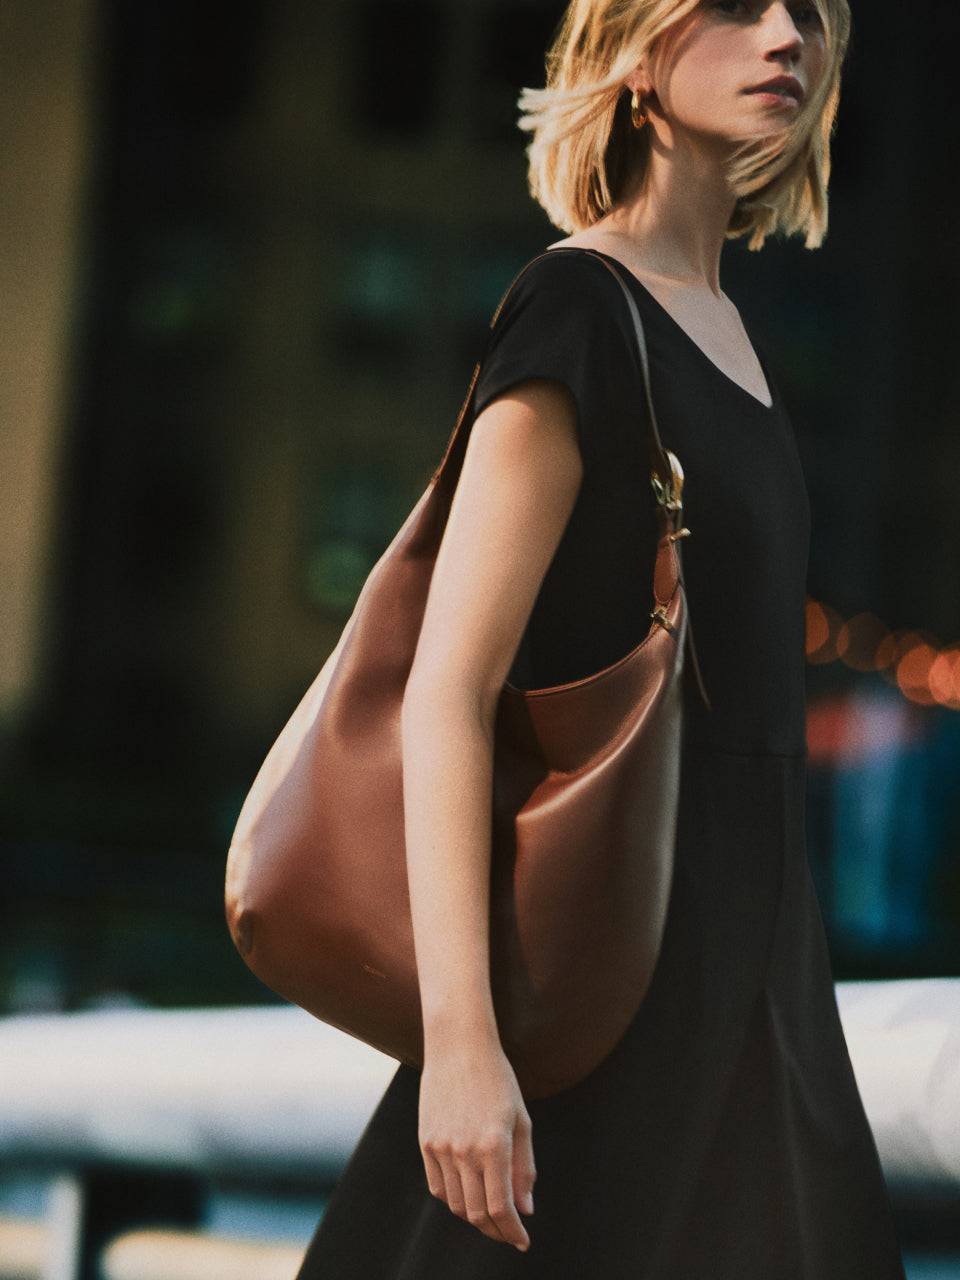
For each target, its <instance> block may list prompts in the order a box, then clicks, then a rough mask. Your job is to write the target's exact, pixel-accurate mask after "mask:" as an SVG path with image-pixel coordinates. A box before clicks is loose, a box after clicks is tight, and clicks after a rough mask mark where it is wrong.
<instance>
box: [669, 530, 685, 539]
mask: <svg viewBox="0 0 960 1280" xmlns="http://www.w3.org/2000/svg"><path fill="white" fill-rule="evenodd" d="M669 537H670V541H671V542H679V541H680V539H681V538H689V537H690V530H689V529H678V530H677V532H676V533H671V534H670V535H669Z"/></svg>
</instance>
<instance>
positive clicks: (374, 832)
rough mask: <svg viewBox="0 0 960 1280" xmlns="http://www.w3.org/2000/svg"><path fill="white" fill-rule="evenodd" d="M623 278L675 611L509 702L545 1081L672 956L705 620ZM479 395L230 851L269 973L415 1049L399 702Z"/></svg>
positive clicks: (519, 947)
mask: <svg viewBox="0 0 960 1280" xmlns="http://www.w3.org/2000/svg"><path fill="white" fill-rule="evenodd" d="M599 260H600V261H604V260H603V259H599ZM604 265H606V266H608V267H609V264H608V263H606V262H605V261H604ZM609 269H611V270H613V268H609ZM614 274H616V272H614ZM617 278H618V280H619V279H620V277H619V276H617ZM620 283H621V286H622V288H623V289H624V292H625V294H626V296H627V300H628V303H629V305H630V306H631V310H632V314H633V318H634V322H635V326H636V327H637V328H638V344H641V345H640V349H639V359H640V364H641V368H642V369H643V371H644V378H645V383H644V385H645V388H646V391H647V401H648V419H649V420H648V424H647V425H648V435H649V439H650V451H651V462H652V468H653V471H654V488H655V490H656V491H657V496H658V502H659V506H658V517H659V530H660V534H659V543H658V550H657V558H656V567H655V575H654V577H655V581H654V596H655V600H656V610H655V613H654V615H653V619H652V622H651V626H650V630H649V632H648V634H647V635H646V637H645V638H644V639H643V641H642V642H641V643H640V644H639V645H638V646H637V647H636V648H635V649H634V650H633V651H632V652H631V653H630V654H628V655H627V656H626V657H625V658H623V659H621V660H620V661H619V662H617V663H616V664H614V665H613V666H611V667H609V668H607V669H605V670H603V671H601V672H599V673H597V674H596V675H593V676H590V677H588V678H587V679H584V680H579V681H576V682H574V683H571V684H567V685H563V686H560V687H557V688H552V689H543V690H534V691H526V692H523V691H520V690H518V689H515V688H513V687H512V686H511V685H509V684H508V685H506V686H505V687H504V689H503V691H502V694H501V697H500V701H499V705H498V711H497V719H496V736H495V748H494V788H493V797H492V824H491V826H492V849H491V882H490V951H491V985H492V991H493V999H494V1007H495V1010H496V1015H497V1023H498V1028H499V1031H500V1035H501V1039H502V1042H503V1045H504V1049H505V1051H506V1053H507V1055H508V1057H509V1058H510V1061H511V1063H512V1064H513V1067H514V1069H515V1071H516V1073H517V1078H518V1081H519V1084H520V1087H521V1090H522V1091H523V1093H524V1096H525V1097H527V1098H537V1097H544V1096H548V1095H551V1094H555V1093H558V1092H560V1091H562V1090H563V1089H566V1088H568V1087H570V1086H571V1085H573V1084H575V1083H576V1082H577V1081H579V1080H581V1079H583V1078H584V1077H585V1076H586V1075H587V1074H588V1073H589V1072H590V1071H591V1070H593V1068H595V1067H596V1066H597V1065H599V1063H600V1062H601V1061H602V1060H603V1058H605V1057H606V1056H607V1054H608V1053H609V1052H610V1051H611V1050H612V1049H613V1047H614V1046H615V1045H616V1043H617V1041H618V1040H619V1039H620V1037H621V1036H622V1035H623V1033H624V1032H625V1030H626V1028H627V1026H628V1025H629V1023H630V1021H631V1020H632V1018H633V1016H634V1015H635V1013H636V1011H637V1009H638V1008H639V1006H640V1003H641V1001H642V999H643V996H644V994H645V992H646V990H647V987H648V985H649V982H650V978H651V976H652V973H653V969H654V966H655V964H656V960H657V955H658V952H659V947H660V942H661V939H662V934H663V927H664V922H665V918H666V910H667V903H668V900H669V893H670V882H671V877H672V868H673V845H674V835H675V822H676V798H677V791H678V785H679V758H680V731H681V681H682V671H683V659H684V651H685V648H686V645H685V640H686V636H687V616H686V601H685V596H684V590H683V585H682V580H681V574H680V563H679V556H678V550H677V546H676V542H677V539H678V538H679V537H680V536H681V535H682V533H683V532H685V531H683V530H681V529H680V524H681V507H680V489H681V486H682V472H681V471H680V468H679V464H677V463H676V460H675V459H673V458H672V455H667V454H666V453H665V451H664V450H663V448H662V445H661V444H660V441H659V435H658V433H657V430H656V422H655V418H654V417H653V416H652V401H650V397H649V378H648V375H647V373H646V369H645V364H644V360H645V348H644V347H643V346H642V342H643V335H642V328H640V327H639V317H638V316H637V315H636V308H635V304H634V303H633V299H632V297H631V296H630V295H629V291H628V290H627V289H626V285H624V284H623V282H622V280H621V281H620ZM472 398H473V397H472V391H471V395H470V397H468V401H467V404H466V405H465V406H464V410H463V412H462V414H461V417H460V421H459V423H458V425H457V429H456V431H455V432H454V435H453V438H452V440H451V443H450V445H449V447H448V450H447V453H446V456H445V458H444V460H443V463H442V464H441V467H440V469H439V470H438V472H437V474H436V476H435V477H434V479H433V481H432V482H431V484H430V486H429V487H428V489H427V491H426V493H425V494H424V495H423V497H422V498H421V500H420V502H419V503H418V504H417V506H416V507H415V509H414V511H413V512H412V513H411V515H410V516H409V517H408V519H407V521H406V522H405V524H404V526H403V528H402V529H401V530H400V532H399V533H398V534H397V536H396V538H395V539H394V541H393V542H392V543H391V545H390V547H388V549H387V551H386V552H385V553H384V555H383V556H382V558H381V559H380V561H379V562H378V564H377V565H376V566H375V567H374V569H373V571H372V572H371V574H370V577H369V578H368V579H367V582H366V584H365V586H364V589H363V591H362V592H361V594H360V597H359V599H358V601H357V604H356V607H355V609H354V612H353V614H352V616H351V618H350V620H349V622H348V623H347V626H346V627H345V629H344V632H343V634H342V636H341V639H340V642H339V644H338V646H337V648H336V649H335V650H334V652H333V653H332V654H331V655H330V657H329V659H328V660H327V662H326V664H325V665H324V667H323V669H322V671H321V672H320V674H319V676H318V677H317V679H316V680H315V681H314V683H313V685H312V686H311V687H310V689H309V690H308V691H307V694H306V696H305V697H304V699H303V701H302V702H301V703H300V705H299V706H298V708H297V709H296V711H295V712H294V714H293V716H292V717H291V718H290V720H289V722H288V723H287V725H286V727H285V728H284V730H283V732H282V733H281V735H280V737H279V738H278V739H277V742H276V743H275V744H274V746H273V748H272V749H271V751H270V753H269V755H268V756H267V759H266V760H265V762H264V764H263V766H262V768H261V770H260V772H259V773H258V775H257V778H256V780H255V782H254V784H253V787H252V788H251V791H250V793H249V795H248V796H247V799H246V801H245V803H244V806H243V809H242V811H241V813H240V817H239V820H238V823H237V828H236V831H235V833H234V837H233V841H232V844H231V847H230V852H229V856H228V862H227V882H226V910H227V921H228V925H229V928H230V931H231V934H232V936H233V939H234V941H235V943H236V945H237V947H238V949H239V951H240V953H241V955H242V956H243V958H244V960H245V961H246V963H247V964H248V965H249V967H250V968H251V969H252V970H253V972H254V973H256V974H257V976H258V977H259V978H261V979H262V980H263V981H264V982H265V983H266V984H267V985H268V986H270V987H272V988H273V989H274V990H275V991H277V992H278V993H279V994H280V995H282V996H284V997H286V998H287V999H289V1000H292V1001H293V1002H294V1003H296V1004H299V1005H301V1006H302V1007H303V1008H305V1009H307V1010H308V1011H309V1012H310V1013H312V1014H314V1015H315V1016H316V1017H318V1018H320V1019H322V1020H323V1021H324V1022H328V1023H331V1024H332V1025H334V1026H337V1027H339V1028H341V1029H342V1030H344V1031H346V1032H348V1033H349V1034H351V1035H354V1036H357V1037H358V1038H360V1039H362V1040H365V1041H366V1042H367V1043H369V1044H371V1045H373V1046H374V1047H376V1048H378V1049H380V1050H382V1051H384V1052H386V1053H388V1054H390V1055H392V1056H393V1057H395V1058H397V1059H398V1060H400V1061H402V1062H406V1063H409V1064H411V1065H415V1066H419V1065H422V1054H423V1032H422V1020H421V1012H420V996H419V987H418V982H417V970H416V959H415V955H414V944H413V928H412V922H411V913H410V900H409V893H408V887H407V869H406V850H405V842H404V822H403V773H402V750H401V734H400V713H401V707H402V703H403V696H404V690H405V686H406V682H407V677H408V675H409V672H410V668H411V666H412V663H413V658H414V655H415V652H416V647H417V641H418V638H419V633H420V627H421V623H422V619H423V613H424V609H425V606H426V600H427V593H428V591H429V587H430V579H431V576H432V572H433V566H434V562H435V559H436V555H437V551H438V549H439V546H440V541H441V539H442V537H443V531H444V528H445V526H446V520H447V516H448V514H449V509H450V504H451V501H452V498H453V493H454V491H455V489H456V484H457V480H458V478H459V474H460V469H461V466H462V463H463V457H464V453H465V450H466V443H467V437H468V434H469V423H470V410H471V406H472Z"/></svg>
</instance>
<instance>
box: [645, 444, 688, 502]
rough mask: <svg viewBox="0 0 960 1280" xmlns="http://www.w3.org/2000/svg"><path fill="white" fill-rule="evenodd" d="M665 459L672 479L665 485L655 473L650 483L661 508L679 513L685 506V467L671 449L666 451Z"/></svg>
mask: <svg viewBox="0 0 960 1280" xmlns="http://www.w3.org/2000/svg"><path fill="white" fill-rule="evenodd" d="M665 457H666V459H667V462H669V464H670V479H669V480H668V481H667V483H666V484H664V483H663V481H662V480H661V479H660V477H659V476H658V475H657V473H656V472H655V471H654V472H652V473H651V476H650V483H651V484H652V485H653V492H654V493H655V494H656V495H657V502H658V503H659V504H660V506H661V507H666V509H667V510H668V511H679V510H680V509H681V508H682V506H683V502H682V498H683V467H681V465H680V459H679V458H678V457H677V455H676V454H675V453H671V451H670V450H669V449H667V450H666V451H665Z"/></svg>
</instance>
